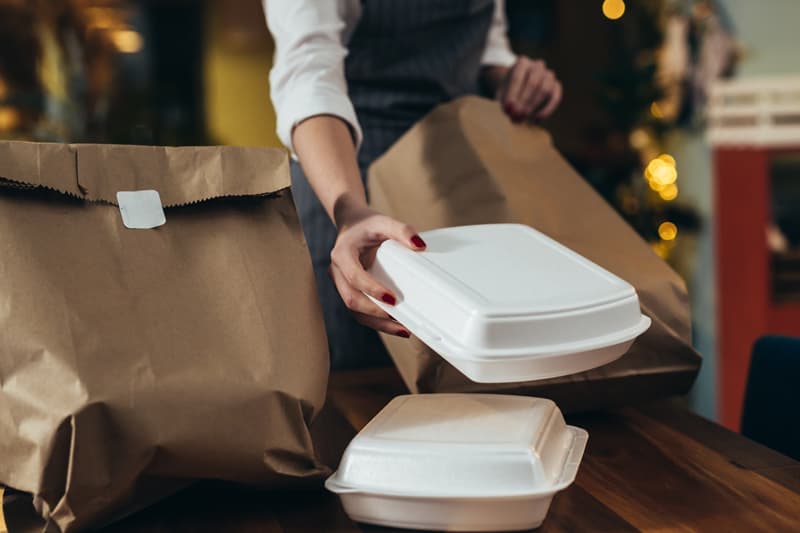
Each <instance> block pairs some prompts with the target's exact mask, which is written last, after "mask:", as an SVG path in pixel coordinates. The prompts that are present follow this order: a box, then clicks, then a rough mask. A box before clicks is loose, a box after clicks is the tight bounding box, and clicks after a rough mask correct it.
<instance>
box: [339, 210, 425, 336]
mask: <svg viewBox="0 0 800 533" xmlns="http://www.w3.org/2000/svg"><path fill="white" fill-rule="evenodd" d="M337 222H338V224H339V237H338V238H337V239H336V245H335V246H334V247H333V251H332V252H331V269H330V274H331V277H332V278H333V281H334V283H335V284H336V288H337V290H338V291H339V294H340V295H341V297H342V300H344V303H345V305H346V306H347V307H348V309H350V311H351V312H352V313H353V315H354V316H355V318H356V320H357V321H358V322H359V323H360V324H363V325H365V326H369V327H371V328H374V329H377V330H379V331H384V332H386V333H391V334H392V335H397V336H399V337H410V333H409V332H408V330H406V329H405V328H404V327H403V326H401V325H400V324H398V323H397V322H396V321H395V320H393V319H392V317H391V316H389V315H388V314H387V313H385V312H384V311H383V310H382V309H381V308H380V307H378V306H377V305H375V304H374V303H373V302H372V301H371V300H370V299H369V298H367V297H366V296H365V295H364V293H366V294H369V295H370V296H372V297H373V298H375V299H376V300H380V301H382V302H384V303H386V304H388V305H394V304H395V303H396V302H397V297H396V295H394V294H393V293H392V291H390V290H389V289H387V288H386V287H384V286H382V285H381V284H380V283H378V282H377V281H375V279H374V278H373V277H372V276H370V275H369V274H368V273H367V272H366V268H369V267H370V266H371V265H372V262H373V261H374V260H375V253H376V252H377V249H378V246H379V245H380V244H381V243H382V242H383V241H385V240H388V239H394V240H396V241H398V242H400V243H402V244H404V245H406V246H408V247H409V248H411V249H412V250H417V251H419V250H424V249H425V242H424V241H423V240H422V238H421V237H420V236H419V235H417V232H416V231H415V230H414V228H412V227H411V226H409V225H408V224H403V223H402V222H398V221H397V220H394V219H393V218H390V217H387V216H384V215H381V214H380V213H378V212H376V211H373V210H372V209H369V208H366V207H361V208H358V209H355V210H354V211H353V212H350V213H348V214H347V215H344V216H337Z"/></svg>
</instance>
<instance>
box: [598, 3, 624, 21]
mask: <svg viewBox="0 0 800 533" xmlns="http://www.w3.org/2000/svg"><path fill="white" fill-rule="evenodd" d="M624 14H625V2H623V0H605V1H604V2H603V15H605V16H606V18H607V19H611V20H617V19H619V18H622V15H624Z"/></svg>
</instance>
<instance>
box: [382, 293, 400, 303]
mask: <svg viewBox="0 0 800 533" xmlns="http://www.w3.org/2000/svg"><path fill="white" fill-rule="evenodd" d="M381 300H383V301H384V303H387V304H389V305H394V304H396V303H397V300H395V298H394V296H392V295H391V294H389V293H388V292H384V293H383V296H381Z"/></svg>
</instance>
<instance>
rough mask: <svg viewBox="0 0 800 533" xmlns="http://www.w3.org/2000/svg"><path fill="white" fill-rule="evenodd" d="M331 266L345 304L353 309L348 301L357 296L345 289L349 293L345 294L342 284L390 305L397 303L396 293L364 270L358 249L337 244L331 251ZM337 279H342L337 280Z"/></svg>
mask: <svg viewBox="0 0 800 533" xmlns="http://www.w3.org/2000/svg"><path fill="white" fill-rule="evenodd" d="M331 266H332V269H331V274H332V275H333V276H334V282H336V286H337V288H339V294H341V295H342V299H344V300H345V304H347V307H348V308H350V309H353V308H352V307H351V306H350V303H349V302H348V298H355V297H354V296H352V295H351V294H350V292H349V291H344V292H347V293H348V294H344V293H343V290H342V288H341V286H340V285H345V286H347V288H348V289H352V290H353V291H355V292H357V293H362V292H363V293H365V294H369V295H370V296H372V297H373V298H375V299H376V300H380V301H382V302H384V303H386V304H389V305H394V304H395V303H397V298H396V297H395V295H394V294H392V292H391V291H390V290H389V289H387V288H386V287H384V286H383V285H381V284H380V283H378V282H377V281H375V279H374V278H373V277H372V276H370V275H369V274H368V273H367V271H366V270H364V265H362V264H361V260H360V259H359V256H358V249H356V248H347V247H342V246H336V247H335V248H334V249H333V252H331ZM337 279H339V280H340V281H339V282H337ZM370 303H371V302H370Z"/></svg>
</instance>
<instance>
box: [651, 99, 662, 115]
mask: <svg viewBox="0 0 800 533" xmlns="http://www.w3.org/2000/svg"><path fill="white" fill-rule="evenodd" d="M650 114H651V115H653V117H655V118H664V110H663V109H661V106H660V105H658V102H653V103H652V104H650Z"/></svg>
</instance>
